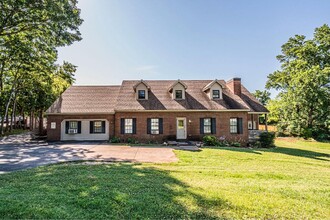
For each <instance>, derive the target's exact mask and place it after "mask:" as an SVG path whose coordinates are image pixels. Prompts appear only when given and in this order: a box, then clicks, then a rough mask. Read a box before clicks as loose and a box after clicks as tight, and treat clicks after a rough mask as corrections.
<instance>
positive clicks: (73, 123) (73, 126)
mask: <svg viewBox="0 0 330 220" xmlns="http://www.w3.org/2000/svg"><path fill="white" fill-rule="evenodd" d="M69 129H78V122H77V121H70V122H69Z"/></svg>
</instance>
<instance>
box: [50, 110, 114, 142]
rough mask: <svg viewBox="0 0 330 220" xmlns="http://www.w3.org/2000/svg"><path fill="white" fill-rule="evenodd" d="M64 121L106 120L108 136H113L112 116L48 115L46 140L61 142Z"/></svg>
mask: <svg viewBox="0 0 330 220" xmlns="http://www.w3.org/2000/svg"><path fill="white" fill-rule="evenodd" d="M65 119H74V120H79V119H106V120H108V121H109V131H110V132H109V135H110V136H113V135H114V121H115V116H114V115H110V114H109V115H48V116H47V140H49V141H59V140H61V123H62V121H63V120H65ZM52 122H55V123H56V129H51V127H50V125H51V123H52Z"/></svg>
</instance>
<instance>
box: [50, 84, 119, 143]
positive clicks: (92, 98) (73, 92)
mask: <svg viewBox="0 0 330 220" xmlns="http://www.w3.org/2000/svg"><path fill="white" fill-rule="evenodd" d="M119 89H120V86H71V87H70V88H68V89H67V90H66V91H65V92H64V93H63V94H62V95H61V96H60V97H59V98H58V99H57V100H56V101H55V102H54V103H53V105H52V106H51V107H50V108H49V109H48V110H47V112H46V114H47V139H48V140H49V141H87V140H88V141H100V140H109V139H110V137H112V136H113V135H114V114H115V111H114V107H115V103H116V100H117V96H118V93H119Z"/></svg>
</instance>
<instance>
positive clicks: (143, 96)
mask: <svg viewBox="0 0 330 220" xmlns="http://www.w3.org/2000/svg"><path fill="white" fill-rule="evenodd" d="M138 99H146V91H145V90H139V91H138Z"/></svg>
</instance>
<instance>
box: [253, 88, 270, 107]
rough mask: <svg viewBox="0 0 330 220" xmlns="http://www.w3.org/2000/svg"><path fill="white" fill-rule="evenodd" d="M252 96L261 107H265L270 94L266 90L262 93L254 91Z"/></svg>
mask: <svg viewBox="0 0 330 220" xmlns="http://www.w3.org/2000/svg"><path fill="white" fill-rule="evenodd" d="M253 95H254V97H256V99H258V100H259V102H260V103H261V104H263V105H266V104H267V103H268V101H269V100H270V92H268V91H267V90H264V91H260V90H256V91H255V92H254V93H253Z"/></svg>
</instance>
